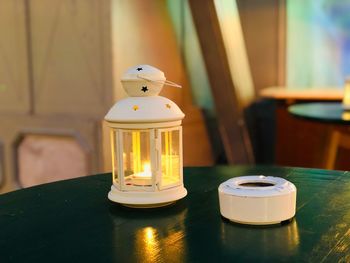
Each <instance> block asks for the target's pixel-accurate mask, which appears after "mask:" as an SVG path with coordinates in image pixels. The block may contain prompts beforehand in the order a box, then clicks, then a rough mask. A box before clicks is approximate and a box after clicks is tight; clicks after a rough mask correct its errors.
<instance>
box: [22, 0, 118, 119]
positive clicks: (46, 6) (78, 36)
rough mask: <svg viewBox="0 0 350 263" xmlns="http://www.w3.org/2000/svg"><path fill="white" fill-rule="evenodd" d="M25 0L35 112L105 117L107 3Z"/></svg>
mask: <svg viewBox="0 0 350 263" xmlns="http://www.w3.org/2000/svg"><path fill="white" fill-rule="evenodd" d="M29 3H30V23H31V42H32V64H33V85H34V95H35V96H34V101H35V106H34V107H35V113H38V114H79V115H88V116H97V117H102V116H104V114H105V113H106V111H107V109H108V107H109V105H110V103H109V101H111V89H112V88H111V66H110V63H109V57H110V49H109V44H108V43H109V40H110V39H109V33H110V32H109V29H110V28H109V23H110V21H109V15H108V8H109V4H110V3H109V1H98V0H77V1H70V0H50V1H46V0H31V1H29Z"/></svg>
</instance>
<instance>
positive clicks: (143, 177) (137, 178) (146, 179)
mask: <svg viewBox="0 0 350 263" xmlns="http://www.w3.org/2000/svg"><path fill="white" fill-rule="evenodd" d="M151 179H152V170H151V164H150V163H149V162H146V163H144V164H143V171H142V172H138V173H135V174H133V175H131V184H134V185H151Z"/></svg>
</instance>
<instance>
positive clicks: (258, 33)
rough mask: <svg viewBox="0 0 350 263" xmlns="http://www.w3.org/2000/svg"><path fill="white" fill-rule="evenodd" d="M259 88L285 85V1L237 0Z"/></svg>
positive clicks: (252, 70)
mask: <svg viewBox="0 0 350 263" xmlns="http://www.w3.org/2000/svg"><path fill="white" fill-rule="evenodd" d="M237 6H238V9H239V15H240V19H241V24H242V29H243V34H244V39H245V44H246V48H247V53H248V59H249V63H250V69H251V72H252V77H253V82H254V85H255V89H256V90H257V91H259V90H260V89H262V88H266V87H269V86H276V85H280V86H281V85H284V75H285V52H286V51H285V50H286V49H285V0H264V1H261V0H237Z"/></svg>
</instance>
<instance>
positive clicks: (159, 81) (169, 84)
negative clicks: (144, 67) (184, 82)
mask: <svg viewBox="0 0 350 263" xmlns="http://www.w3.org/2000/svg"><path fill="white" fill-rule="evenodd" d="M137 77H138V78H140V79H144V80H146V81H151V82H156V83H162V84H164V85H167V86H171V87H176V88H182V86H181V85H179V84H176V83H175V82H172V81H170V80H154V79H150V78H147V77H143V76H141V75H140V74H138V75H137Z"/></svg>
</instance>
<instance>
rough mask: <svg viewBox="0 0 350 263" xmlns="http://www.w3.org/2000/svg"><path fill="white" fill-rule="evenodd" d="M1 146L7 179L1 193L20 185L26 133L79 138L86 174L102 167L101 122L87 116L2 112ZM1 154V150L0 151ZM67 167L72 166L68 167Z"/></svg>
mask: <svg viewBox="0 0 350 263" xmlns="http://www.w3.org/2000/svg"><path fill="white" fill-rule="evenodd" d="M0 123H1V127H6V129H0V146H1V145H3V152H2V154H3V156H1V158H2V160H3V167H4V175H5V176H4V180H3V182H2V184H1V189H0V193H4V192H8V191H12V190H15V189H16V188H20V185H19V180H18V160H17V157H18V156H17V153H18V152H17V150H18V146H19V145H20V143H21V141H22V139H23V138H24V137H25V135H44V136H50V135H51V136H68V137H72V138H74V139H76V140H77V142H78V143H79V145H80V146H81V147H82V148H83V149H84V151H85V153H86V156H87V158H88V160H87V163H88V165H89V166H88V171H87V172H86V175H89V174H94V173H97V172H100V171H101V167H102V146H101V141H100V138H101V134H100V133H101V132H100V122H97V121H96V122H94V121H91V120H89V119H84V118H72V117H56V118H51V117H43V116H21V115H18V116H16V117H15V118H14V117H13V116H0ZM0 154H1V153H0ZM65 169H69V167H66V168H65Z"/></svg>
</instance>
